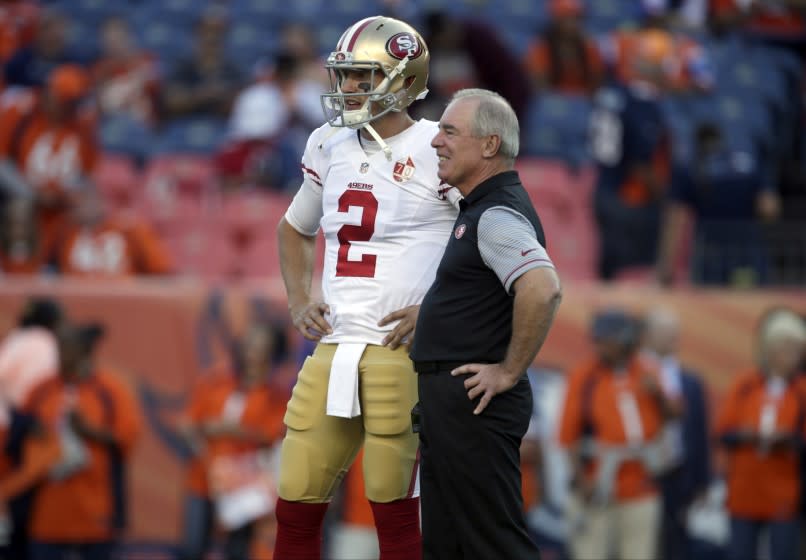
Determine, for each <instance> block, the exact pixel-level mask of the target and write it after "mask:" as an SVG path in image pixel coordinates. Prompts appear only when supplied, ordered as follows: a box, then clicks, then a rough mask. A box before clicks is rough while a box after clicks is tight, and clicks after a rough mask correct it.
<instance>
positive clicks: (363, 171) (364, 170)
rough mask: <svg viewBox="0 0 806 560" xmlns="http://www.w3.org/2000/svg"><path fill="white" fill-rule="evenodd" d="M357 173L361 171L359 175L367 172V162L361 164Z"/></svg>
mask: <svg viewBox="0 0 806 560" xmlns="http://www.w3.org/2000/svg"><path fill="white" fill-rule="evenodd" d="M359 171H361V173H366V172H367V171H369V164H368V163H367V162H364V163H362V164H361V169H360V170H359Z"/></svg>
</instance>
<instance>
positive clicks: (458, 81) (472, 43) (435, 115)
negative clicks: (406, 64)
mask: <svg viewBox="0 0 806 560" xmlns="http://www.w3.org/2000/svg"><path fill="white" fill-rule="evenodd" d="M424 29H425V33H423V35H424V39H425V43H426V44H427V45H428V47H429V49H430V51H431V73H430V76H429V80H428V88H429V94H428V97H426V99H425V100H424V101H421V102H420V103H418V104H415V105H414V108H415V112H416V114H417V116H419V117H425V118H429V119H433V120H435V121H437V120H439V117H440V116H441V115H442V111H443V110H444V109H445V105H446V104H447V102H448V100H450V98H451V96H452V95H453V94H454V93H455V92H456V91H458V90H460V89H463V88H473V87H480V88H487V89H492V90H494V91H497V92H498V93H500V94H501V95H502V96H504V97H505V98H506V99H507V101H509V103H510V104H511V105H512V108H513V109H514V110H515V112H516V113H517V114H518V118H519V119H522V118H523V115H524V111H525V110H526V107H527V106H528V104H529V82H528V80H527V78H526V76H525V73H524V71H523V70H522V69H521V65H520V64H519V62H518V60H517V58H516V57H515V55H514V54H512V53H511V52H510V51H509V49H508V48H507V46H506V45H505V44H504V43H503V42H502V40H501V39H500V38H499V36H498V34H497V31H496V29H495V28H494V27H492V26H490V25H489V24H487V23H485V22H481V21H464V20H458V19H454V18H453V17H452V16H450V15H448V14H447V13H444V12H431V13H430V14H428V15H426V17H425V26H424Z"/></svg>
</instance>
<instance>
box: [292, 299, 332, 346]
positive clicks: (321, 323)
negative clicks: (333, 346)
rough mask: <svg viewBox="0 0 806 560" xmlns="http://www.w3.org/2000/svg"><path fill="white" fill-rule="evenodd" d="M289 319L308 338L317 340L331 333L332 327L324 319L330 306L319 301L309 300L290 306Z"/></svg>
mask: <svg viewBox="0 0 806 560" xmlns="http://www.w3.org/2000/svg"><path fill="white" fill-rule="evenodd" d="M290 311H291V321H292V322H293V323H294V327H295V328H296V329H297V330H298V331H299V332H300V333H301V334H302V336H304V337H305V338H307V339H308V340H319V339H321V338H322V337H323V336H325V335H328V334H332V333H333V327H331V326H330V323H328V322H327V319H325V314H326V313H330V306H329V305H328V304H326V303H324V302H321V301H309V302H306V303H302V304H299V305H292V306H291V309H290Z"/></svg>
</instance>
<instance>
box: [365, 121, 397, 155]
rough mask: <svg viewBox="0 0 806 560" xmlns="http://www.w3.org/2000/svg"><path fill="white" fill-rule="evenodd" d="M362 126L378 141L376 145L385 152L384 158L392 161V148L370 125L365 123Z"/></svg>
mask: <svg viewBox="0 0 806 560" xmlns="http://www.w3.org/2000/svg"><path fill="white" fill-rule="evenodd" d="M362 128H366V129H367V132H369V133H370V135H371V136H372V138H373V139H374V140H375V141H376V142H377V143H378V146H380V147H381V150H383V153H384V154H386V159H387V160H389V161H392V148H390V147H389V144H387V143H386V142H384V141H383V138H381V135H380V134H378V133H377V132H376V131H375V129H374V128H373V127H372V125H371V124H369V123H367V124H365V125H364V126H363V127H362Z"/></svg>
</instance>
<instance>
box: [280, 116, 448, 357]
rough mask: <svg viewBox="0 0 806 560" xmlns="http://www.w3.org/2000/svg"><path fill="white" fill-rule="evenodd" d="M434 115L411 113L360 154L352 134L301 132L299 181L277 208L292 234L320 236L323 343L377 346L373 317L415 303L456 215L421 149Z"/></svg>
mask: <svg viewBox="0 0 806 560" xmlns="http://www.w3.org/2000/svg"><path fill="white" fill-rule="evenodd" d="M437 130H438V129H437V123H435V122H433V121H428V120H420V121H418V122H416V123H415V124H413V125H412V126H410V127H409V128H408V129H406V130H405V131H403V132H401V133H400V134H398V135H397V136H394V137H392V138H388V139H386V140H385V141H386V142H387V144H388V145H389V147H390V148H391V149H392V158H391V160H389V159H387V157H386V154H385V153H384V152H383V151H382V150H377V151H376V153H373V154H371V155H368V154H367V153H366V152H365V151H364V149H363V147H362V145H361V142H366V141H365V140H362V141H361V142H359V139H358V132H357V131H356V130H353V129H349V128H338V129H336V128H333V127H331V126H329V125H324V126H322V127H320V128H319V129H317V130H315V131H314V132H313V133H312V134H311V137H310V138H309V139H308V145H307V146H306V148H305V154H304V155H303V158H302V171H303V177H304V181H303V184H302V187H301V188H300V190H299V192H298V193H297V195H296V196H295V197H294V201H293V202H292V203H291V206H290V207H289V208H288V211H287V212H286V215H285V218H286V220H287V221H288V223H289V224H290V225H291V226H292V227H294V228H295V229H296V230H297V231H299V232H300V233H303V234H305V235H315V234H316V233H317V231H318V230H319V228H320V226H321V229H322V231H323V234H324V236H325V262H324V268H323V273H322V294H323V297H324V301H325V302H326V303H327V304H328V305H329V306H330V314H329V316H328V317H327V319H328V321H329V322H330V324H331V325H332V327H333V334H332V335H329V336H326V337H324V338H323V339H322V341H323V342H328V343H340V342H355V343H367V344H380V343H381V341H382V340H383V338H384V336H385V335H386V334H387V333H389V332H390V331H391V330H392V329H393V328H394V326H395V325H394V324H392V325H387V326H386V327H383V328H381V327H379V326H378V321H380V320H381V319H382V318H383V317H384V316H386V315H388V314H389V313H391V312H392V311H396V310H398V309H401V308H403V307H407V306H409V305H415V304H419V303H420V302H421V301H422V299H423V297H424V296H425V293H426V291H427V290H428V288H429V287H430V286H431V283H432V282H433V281H434V276H435V273H436V269H437V265H438V264H439V261H440V259H441V258H442V253H443V251H444V249H445V246H446V244H447V242H448V238H449V235H450V233H451V231H452V228H453V224H454V221H455V220H456V215H457V205H458V200H459V199H460V198H461V195H460V194H459V192H458V190H457V189H455V188H452V187H450V186H448V185H444V184H440V180H439V178H438V177H437V164H438V159H437V155H436V151H435V150H434V148H432V147H431V140H432V139H433V138H434V136H435V135H436V133H437Z"/></svg>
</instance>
